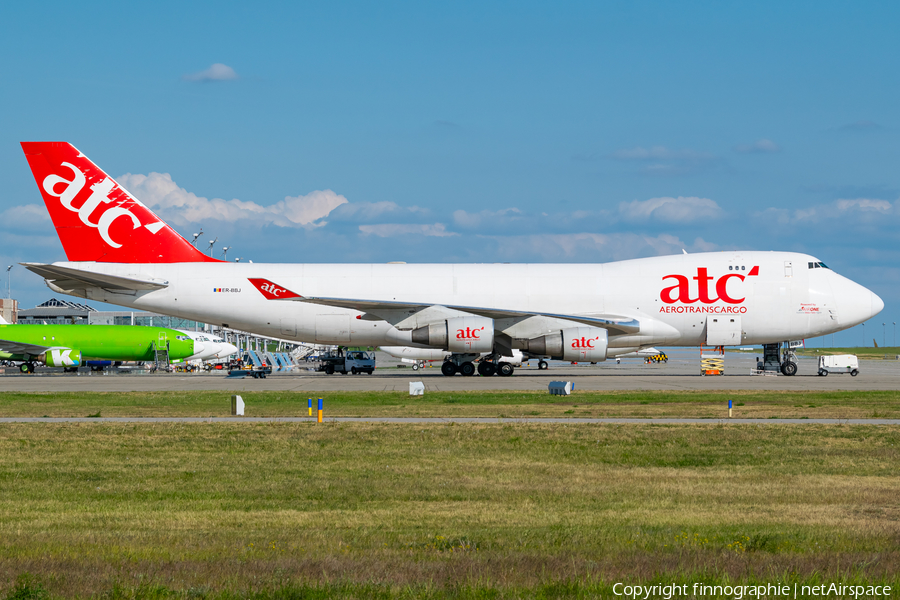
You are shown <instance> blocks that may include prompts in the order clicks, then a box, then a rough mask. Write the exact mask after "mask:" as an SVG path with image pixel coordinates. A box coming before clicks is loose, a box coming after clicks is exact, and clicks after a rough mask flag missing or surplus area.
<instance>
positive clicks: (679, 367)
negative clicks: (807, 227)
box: [0, 349, 900, 392]
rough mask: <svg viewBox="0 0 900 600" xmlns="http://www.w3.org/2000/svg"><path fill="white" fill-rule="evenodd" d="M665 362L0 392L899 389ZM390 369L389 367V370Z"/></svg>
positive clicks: (688, 356) (810, 371)
mask: <svg viewBox="0 0 900 600" xmlns="http://www.w3.org/2000/svg"><path fill="white" fill-rule="evenodd" d="M669 356H670V360H669V362H668V363H666V364H658V365H655V364H654V365H648V364H644V362H643V361H642V360H641V359H623V360H622V362H621V364H616V362H615V361H607V362H605V363H599V364H596V365H589V364H582V365H570V364H567V363H562V362H553V363H551V367H550V369H549V370H545V371H541V370H538V369H537V367H536V361H532V365H535V366H527V367H523V368H519V369H516V372H515V374H514V375H513V376H512V377H499V376H493V377H480V376H475V377H463V376H462V375H456V376H454V377H445V376H444V375H442V374H441V371H440V369H439V368H438V366H433V367H429V368H425V369H421V370H418V371H413V370H412V369H411V368H399V369H398V368H392V367H391V366H390V365H397V364H398V361H396V360H394V361H393V362H391V361H390V360H389V359H386V358H382V357H386V355H382V354H381V353H379V363H378V364H379V365H380V366H381V367H382V368H379V369H376V371H375V373H374V374H373V375H339V374H335V375H325V374H324V373H316V372H313V371H308V370H305V369H297V370H294V371H292V372H288V373H273V374H272V375H270V376H269V377H267V378H266V379H252V378H246V379H229V378H227V377H226V376H225V373H223V372H214V373H201V374H179V373H163V374H154V375H146V374H145V375H139V374H116V373H108V374H99V373H81V374H79V375H77V376H76V375H62V374H52V375H51V374H41V373H40V371H39V372H38V373H35V374H33V375H21V374H18V373H16V374H10V375H5V376H2V377H0V391H8V392H59V391H73V392H79V391H85V392H86V391H104V392H130V391H148V392H150V391H200V390H211V391H222V392H230V391H235V392H245V391H257V390H272V391H298V392H302V391H317V392H330V391H380V390H386V391H407V390H408V389H409V382H410V381H422V382H423V383H424V384H425V389H426V390H431V391H479V390H536V391H544V390H546V389H547V385H548V384H549V383H550V382H551V381H557V380H563V381H573V382H575V389H576V390H601V391H604V390H606V391H608V390H798V391H799V390H898V389H900V361H888V360H867V361H862V362H861V364H860V374H859V376H857V377H851V376H850V375H829V376H828V377H819V376H818V375H817V374H816V373H817V363H816V360H815V359H814V358H801V359H800V363H799V366H800V369H799V372H798V374H797V375H796V376H794V377H784V376H781V375H779V376H752V375H750V371H751V369H752V368H753V367H754V366H755V365H756V355H754V354H742V353H728V354H726V359H725V364H726V368H725V372H726V374H725V375H724V376H720V377H703V376H701V375H700V374H699V373H700V359H699V352H698V351H697V349H679V350H672V351H669ZM385 367H386V368H385Z"/></svg>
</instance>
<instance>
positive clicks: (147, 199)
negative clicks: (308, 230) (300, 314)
mask: <svg viewBox="0 0 900 600" xmlns="http://www.w3.org/2000/svg"><path fill="white" fill-rule="evenodd" d="M118 181H119V183H120V184H122V186H124V187H125V188H126V189H128V190H129V191H130V192H131V193H132V194H133V195H134V196H135V197H136V198H139V199H140V200H141V202H143V203H144V204H146V205H147V206H149V207H150V208H152V209H154V210H155V211H157V212H158V213H159V215H160V216H161V217H162V218H163V219H165V220H167V221H169V222H171V223H174V224H176V225H185V224H187V223H204V222H206V221H210V220H214V221H228V222H240V223H242V224H256V225H269V224H271V225H277V226H279V227H319V226H321V225H324V224H325V223H324V222H323V221H320V219H323V218H324V217H327V216H328V214H329V213H331V211H333V210H334V209H335V208H337V207H338V206H340V205H342V204H345V203H347V202H348V200H347V199H346V198H345V197H343V196H341V195H339V194H335V193H334V192H333V191H331V190H316V191H313V192H310V193H309V194H306V195H305V196H303V195H301V196H288V197H286V198H285V199H284V200H281V201H280V202H276V203H275V204H272V205H269V206H262V205H260V204H257V203H255V202H244V201H241V200H236V199H235V200H222V199H221V198H213V199H212V200H210V199H208V198H204V197H202V196H197V195H196V194H194V193H193V192H188V191H187V190H185V189H184V188H181V187H178V185H177V184H176V183H175V182H174V181H172V176H171V175H169V174H168V173H150V174H149V175H140V174H131V173H126V174H125V175H122V176H121V177H119V178H118Z"/></svg>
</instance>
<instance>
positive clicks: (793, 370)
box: [781, 360, 797, 377]
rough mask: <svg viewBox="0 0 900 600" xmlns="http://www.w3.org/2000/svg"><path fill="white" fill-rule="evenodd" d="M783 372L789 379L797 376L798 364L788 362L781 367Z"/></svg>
mask: <svg viewBox="0 0 900 600" xmlns="http://www.w3.org/2000/svg"><path fill="white" fill-rule="evenodd" d="M781 372H782V373H783V374H785V375H787V376H788V377H792V376H793V375H796V374H797V363H795V362H793V361H790V360H789V361H787V362H786V363H784V364H783V365H781Z"/></svg>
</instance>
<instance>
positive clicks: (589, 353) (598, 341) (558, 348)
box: [526, 327, 609, 362]
mask: <svg viewBox="0 0 900 600" xmlns="http://www.w3.org/2000/svg"><path fill="white" fill-rule="evenodd" d="M608 347H609V334H608V333H607V331H606V330H605V329H601V328H600V327H572V328H571V329H563V330H562V331H559V332H558V333H550V334H547V335H544V336H541V337H539V338H533V339H530V340H528V347H527V348H526V350H528V352H529V354H534V355H536V356H549V357H551V358H557V359H562V360H569V361H579V362H602V361H604V360H606V350H607V348H608Z"/></svg>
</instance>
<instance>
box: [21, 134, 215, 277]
mask: <svg viewBox="0 0 900 600" xmlns="http://www.w3.org/2000/svg"><path fill="white" fill-rule="evenodd" d="M22 150H24V151H25V158H27V159H28V165H29V166H30V167H31V172H32V173H33V174H34V179H35V181H36V182H37V185H38V188H39V189H40V190H41V195H42V196H43V197H44V203H45V204H46V205H47V210H48V211H49V212H50V218H51V219H53V226H54V227H56V233H57V234H58V235H59V239H60V241H61V242H62V245H63V249H64V250H65V251H66V256H67V257H68V259H69V260H70V261H74V262H78V261H97V262H116V263H173V262H221V261H218V260H216V259H214V258H211V257H209V256H207V255H205V254H203V253H202V252H200V251H199V250H197V249H196V248H194V247H193V246H192V245H191V244H190V243H188V241H187V240H186V239H184V238H183V237H181V236H180V235H178V233H177V232H176V231H175V230H174V229H172V228H171V227H169V226H168V225H167V224H166V223H164V222H163V221H162V220H161V219H160V218H159V217H157V216H156V215H155V214H153V211H151V210H150V209H149V208H147V207H146V206H144V205H143V204H141V201H140V200H138V199H137V198H135V197H134V196H132V195H131V194H130V193H129V192H128V191H127V190H126V189H125V188H123V187H122V186H120V185H119V184H118V183H116V182H115V180H113V179H112V178H111V177H109V176H108V175H107V174H106V173H104V172H103V171H102V170H101V169H100V168H99V167H98V166H97V165H95V164H94V163H93V162H91V161H90V159H88V157H86V156H85V155H84V154H82V153H81V152H79V151H78V150H77V149H76V148H75V147H74V146H72V144H69V143H66V142H22Z"/></svg>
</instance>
